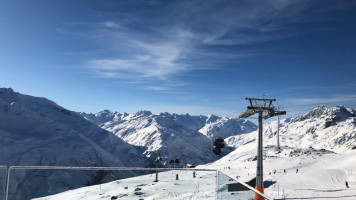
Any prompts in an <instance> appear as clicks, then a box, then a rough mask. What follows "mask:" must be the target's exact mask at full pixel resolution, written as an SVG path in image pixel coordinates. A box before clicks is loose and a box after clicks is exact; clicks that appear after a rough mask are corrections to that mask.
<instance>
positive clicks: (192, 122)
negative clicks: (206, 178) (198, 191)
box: [80, 110, 257, 165]
mask: <svg viewBox="0 0 356 200" xmlns="http://www.w3.org/2000/svg"><path fill="white" fill-rule="evenodd" d="M80 114H81V115H82V116H83V117H85V118H86V119H88V120H89V121H91V122H93V123H95V124H97V125H98V126H100V127H101V128H104V129H106V130H108V131H110V132H112V133H114V134H115V135H117V136H118V137H119V138H121V139H123V140H124V141H126V142H128V143H130V144H132V145H135V146H142V147H146V148H147V149H146V151H144V152H143V153H144V154H145V155H146V156H147V157H151V156H155V155H156V154H159V155H160V156H161V157H163V162H162V164H163V165H168V162H169V161H170V160H171V159H176V158H178V159H180V160H181V163H180V165H183V164H186V163H189V164H193V165H197V164H202V163H208V162H212V161H214V160H216V159H217V158H219V157H217V156H215V155H214V154H213V153H212V150H213V145H212V140H213V139H215V138H216V136H217V135H218V136H219V137H223V138H226V137H228V136H232V135H238V134H241V133H247V132H251V131H253V130H256V129H257V126H256V125H255V124H253V123H252V122H250V121H246V120H238V119H230V118H221V117H217V116H215V115H209V116H191V115H188V114H186V115H178V114H169V113H161V114H159V115H156V114H152V113H151V112H149V111H139V112H137V113H134V114H127V113H124V114H121V113H118V112H110V111H109V110H104V111H102V112H99V113H96V114H86V113H80ZM223 150H224V151H223V154H225V155H226V153H228V152H230V151H231V150H233V149H231V148H226V149H223Z"/></svg>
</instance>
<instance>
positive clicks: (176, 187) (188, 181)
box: [36, 147, 356, 200]
mask: <svg viewBox="0 0 356 200" xmlns="http://www.w3.org/2000/svg"><path fill="white" fill-rule="evenodd" d="M266 149H267V151H266V158H265V160H264V181H265V182H267V183H268V186H267V187H266V188H265V194H266V195H268V196H270V197H273V198H274V199H284V198H285V199H356V183H355V181H356V166H355V160H356V153H355V151H349V152H346V153H343V154H335V153H332V152H329V151H319V150H315V149H309V150H308V149H304V150H300V149H296V148H289V147H282V151H281V152H280V153H278V154H276V153H275V151H274V148H273V147H270V148H266ZM253 152H254V149H250V148H245V149H244V150H242V149H237V150H236V151H234V152H232V153H231V154H229V155H227V156H225V157H223V158H222V159H220V160H218V161H216V162H215V163H212V164H208V165H202V166H198V167H197V168H200V169H207V168H209V169H219V170H221V171H223V172H224V173H226V174H229V175H230V176H232V177H238V179H239V180H241V181H244V182H247V181H249V180H251V179H252V178H253V177H254V176H255V172H256V161H251V160H253V155H254V154H253ZM290 155H292V156H291V157H290ZM297 169H298V172H297ZM274 170H276V173H274ZM284 170H286V173H284ZM176 174H179V180H176V179H175V175H176ZM220 176H221V174H220ZM222 176H223V175H222ZM154 178H155V177H154V174H149V175H144V176H139V177H135V178H128V179H122V180H118V181H114V182H110V183H106V184H101V185H95V186H90V187H83V188H79V189H75V190H71V191H66V192H63V193H59V194H56V195H52V196H47V197H43V198H38V199H36V200H60V199H66V200H77V199H88V200H94V199H95V200H96V199H111V197H113V196H115V197H117V199H129V200H131V199H145V200H147V199H149V200H153V199H175V200H176V199H215V187H216V185H215V181H216V178H215V172H197V176H196V178H195V179H194V178H193V176H192V171H168V172H161V173H159V180H160V181H159V182H153V181H154ZM345 181H347V182H348V184H349V188H346V185H345ZM224 183H229V182H223V183H221V182H220V184H224ZM126 186H127V187H128V188H127V189H125V187H126ZM137 188H140V189H137ZM135 189H136V190H137V191H135ZM135 192H136V194H135ZM137 192H139V193H137ZM245 193H246V192H245ZM250 194H251V195H252V196H251V197H253V194H252V193H250ZM238 195H239V192H231V193H229V194H228V195H226V194H225V195H224V197H225V198H222V199H235V198H237V197H238ZM218 196H220V195H218ZM229 197H231V198H229Z"/></svg>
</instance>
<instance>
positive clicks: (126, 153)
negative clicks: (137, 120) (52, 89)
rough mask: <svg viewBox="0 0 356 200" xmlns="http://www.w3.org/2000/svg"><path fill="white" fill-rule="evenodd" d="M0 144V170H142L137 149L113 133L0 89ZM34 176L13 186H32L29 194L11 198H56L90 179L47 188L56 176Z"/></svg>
mask: <svg viewBox="0 0 356 200" xmlns="http://www.w3.org/2000/svg"><path fill="white" fill-rule="evenodd" d="M0 138H1V139H0V155H1V156H0V165H7V166H11V165H49V166H56V165H57V166H58V165H61V166H144V161H143V159H141V154H140V153H138V152H137V150H136V148H135V147H133V146H132V145H130V144H127V143H125V142H124V141H122V140H121V139H120V138H118V137H116V136H115V135H113V134H112V133H110V132H108V131H106V130H103V129H101V128H99V127H97V126H96V125H94V124H92V123H90V122H89V121H87V120H85V119H84V118H83V117H81V116H80V115H79V114H77V113H76V112H72V111H69V110H66V109H65V108H62V107H60V106H58V105H57V104H55V103H54V102H52V101H50V100H47V99H45V98H38V97H32V96H28V95H22V94H20V93H16V92H14V91H13V90H12V89H6V88H0ZM36 175H37V178H36V179H33V181H31V182H23V183H22V182H21V181H23V180H20V179H16V180H13V181H16V182H18V183H19V188H17V189H18V190H21V189H23V188H26V187H28V186H29V185H31V187H30V188H31V191H27V192H28V193H17V192H16V191H13V195H16V196H17V197H21V198H25V199H27V198H30V197H34V196H38V195H41V192H42V191H45V190H47V189H48V188H54V189H53V192H59V191H60V190H62V191H63V190H64V189H68V188H73V187H76V186H83V185H84V184H85V183H87V182H91V181H92V180H91V177H92V175H93V174H90V173H88V174H86V176H83V177H77V179H76V180H77V181H76V182H75V183H74V182H73V185H67V188H65V187H60V185H57V186H58V187H55V186H54V185H51V182H50V181H48V180H49V179H54V178H55V177H54V176H56V175H55V174H51V173H44V174H41V176H39V175H38V174H36V173H32V174H29V175H28V176H36ZM127 175H129V174H127ZM28 178H30V177H28ZM56 184H58V183H56ZM56 188H58V190H56ZM22 191H25V190H22ZM16 193H17V194H16ZM12 198H15V197H14V196H13V197H12Z"/></svg>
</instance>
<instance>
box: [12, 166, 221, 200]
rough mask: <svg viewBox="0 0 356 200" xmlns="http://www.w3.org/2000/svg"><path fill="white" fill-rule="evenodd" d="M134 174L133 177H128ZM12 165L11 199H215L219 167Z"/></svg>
mask: <svg viewBox="0 0 356 200" xmlns="http://www.w3.org/2000/svg"><path fill="white" fill-rule="evenodd" d="M128 177H130V178H128ZM155 180H156V175H155V171H152V170H151V171H142V170H49V169H38V170H28V169H12V170H11V173H10V187H9V198H8V200H17V199H18V200H20V199H21V200H27V199H36V200H59V199H61V200H63V199H65V200H79V199H86V200H91V199H93V200H94V199H95V200H96V199H135V200H137V199H155V200H158V199H165V200H167V199H176V200H178V199H207V200H209V199H211V200H213V199H215V197H216V171H199V170H194V171H193V170H191V171H188V170H171V171H159V173H158V182H155Z"/></svg>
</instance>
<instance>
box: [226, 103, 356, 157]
mask: <svg viewBox="0 0 356 200" xmlns="http://www.w3.org/2000/svg"><path fill="white" fill-rule="evenodd" d="M263 134H264V144H265V145H266V146H268V145H275V144H276V134H277V121H273V122H271V123H267V124H264V126H263ZM256 138H257V131H255V132H252V133H251V134H243V135H237V136H232V137H229V138H227V139H226V140H225V141H226V142H227V144H228V145H230V146H233V147H236V148H237V147H239V146H242V145H245V144H248V143H255V142H256ZM280 143H281V145H282V146H288V147H299V148H304V149H306V148H309V147H312V148H315V149H327V150H331V151H334V152H345V151H347V150H350V149H352V148H353V147H355V146H356V110H355V109H351V108H346V107H344V106H338V107H333V108H327V107H326V106H320V107H317V108H315V109H314V110H312V111H310V112H308V113H306V114H305V115H303V116H300V117H295V118H288V119H283V120H281V122H280Z"/></svg>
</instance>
